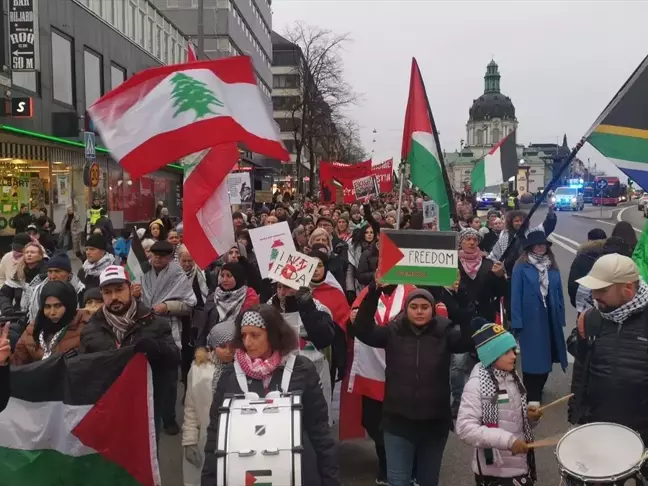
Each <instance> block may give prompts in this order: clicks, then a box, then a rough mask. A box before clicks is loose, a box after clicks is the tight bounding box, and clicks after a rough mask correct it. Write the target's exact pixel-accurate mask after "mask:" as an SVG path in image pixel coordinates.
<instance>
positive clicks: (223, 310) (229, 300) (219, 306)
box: [214, 285, 248, 322]
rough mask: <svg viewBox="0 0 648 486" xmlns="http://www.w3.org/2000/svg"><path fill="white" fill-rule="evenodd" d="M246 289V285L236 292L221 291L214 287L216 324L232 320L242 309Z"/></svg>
mask: <svg viewBox="0 0 648 486" xmlns="http://www.w3.org/2000/svg"><path fill="white" fill-rule="evenodd" d="M247 289H248V287H247V285H243V286H242V287H241V288H239V289H236V290H223V289H221V288H220V287H216V291H215V292H214V303H215V304H216V310H218V322H223V321H226V320H228V319H233V318H235V317H236V316H237V315H238V313H239V311H240V310H241V307H243V302H244V301H245V295H246V294H247Z"/></svg>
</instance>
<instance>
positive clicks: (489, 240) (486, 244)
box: [479, 229, 501, 253]
mask: <svg viewBox="0 0 648 486" xmlns="http://www.w3.org/2000/svg"><path fill="white" fill-rule="evenodd" d="M500 233H501V232H500ZM500 233H495V231H493V230H492V229H489V230H488V233H486V234H485V235H484V237H483V238H482V240H481V242H480V243H479V249H480V250H481V251H485V252H486V253H490V252H491V251H492V250H493V247H494V246H495V243H497V240H499V237H500Z"/></svg>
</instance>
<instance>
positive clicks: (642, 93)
mask: <svg viewBox="0 0 648 486" xmlns="http://www.w3.org/2000/svg"><path fill="white" fill-rule="evenodd" d="M646 67H648V57H646V58H645V59H644V60H643V62H642V63H641V64H640V65H639V67H638V68H637V69H636V70H635V72H634V73H633V74H632V76H630V78H629V79H628V81H626V83H625V84H624V85H623V87H622V88H621V90H619V92H618V93H617V95H616V96H615V97H614V99H613V100H612V101H611V102H610V104H609V105H608V106H607V108H606V109H605V110H604V111H603V113H602V114H601V116H600V117H599V118H598V120H596V122H595V123H594V126H593V127H592V129H590V134H589V135H588V136H587V137H586V139H587V141H588V142H589V143H590V145H592V146H593V147H594V148H596V149H597V150H598V151H599V152H601V153H602V154H603V155H605V156H606V157H607V158H608V159H609V160H610V162H612V163H613V164H614V165H616V166H617V167H618V168H619V169H621V170H622V171H623V172H624V173H625V174H627V175H628V177H630V179H633V180H634V181H636V182H637V184H639V186H641V187H642V188H644V189H648V97H647V96H646V92H648V70H647V69H646Z"/></svg>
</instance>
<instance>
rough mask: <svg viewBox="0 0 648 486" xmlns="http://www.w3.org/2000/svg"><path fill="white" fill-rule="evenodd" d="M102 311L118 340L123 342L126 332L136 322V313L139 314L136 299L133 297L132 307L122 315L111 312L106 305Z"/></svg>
mask: <svg viewBox="0 0 648 486" xmlns="http://www.w3.org/2000/svg"><path fill="white" fill-rule="evenodd" d="M102 311H103V314H104V316H105V317H106V322H108V324H110V327H111V328H112V330H113V332H114V333H115V336H116V337H117V340H118V341H119V342H120V343H121V342H122V339H124V336H125V335H126V333H127V332H128V331H129V330H130V329H131V328H132V327H133V324H135V314H137V303H136V302H135V299H134V298H133V297H131V304H130V307H129V308H128V310H127V311H126V313H125V314H124V315H122V316H118V315H117V314H113V313H112V312H109V311H108V310H107V309H106V308H105V307H104V308H103V310H102Z"/></svg>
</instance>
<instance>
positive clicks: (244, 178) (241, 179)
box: [227, 172, 252, 204]
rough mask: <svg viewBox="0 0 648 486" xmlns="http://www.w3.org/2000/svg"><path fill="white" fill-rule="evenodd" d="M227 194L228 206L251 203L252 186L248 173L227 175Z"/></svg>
mask: <svg viewBox="0 0 648 486" xmlns="http://www.w3.org/2000/svg"><path fill="white" fill-rule="evenodd" d="M227 193H228V194H229V200H230V204H243V203H251V202H252V186H251V184H250V173H249V172H231V173H229V174H227Z"/></svg>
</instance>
